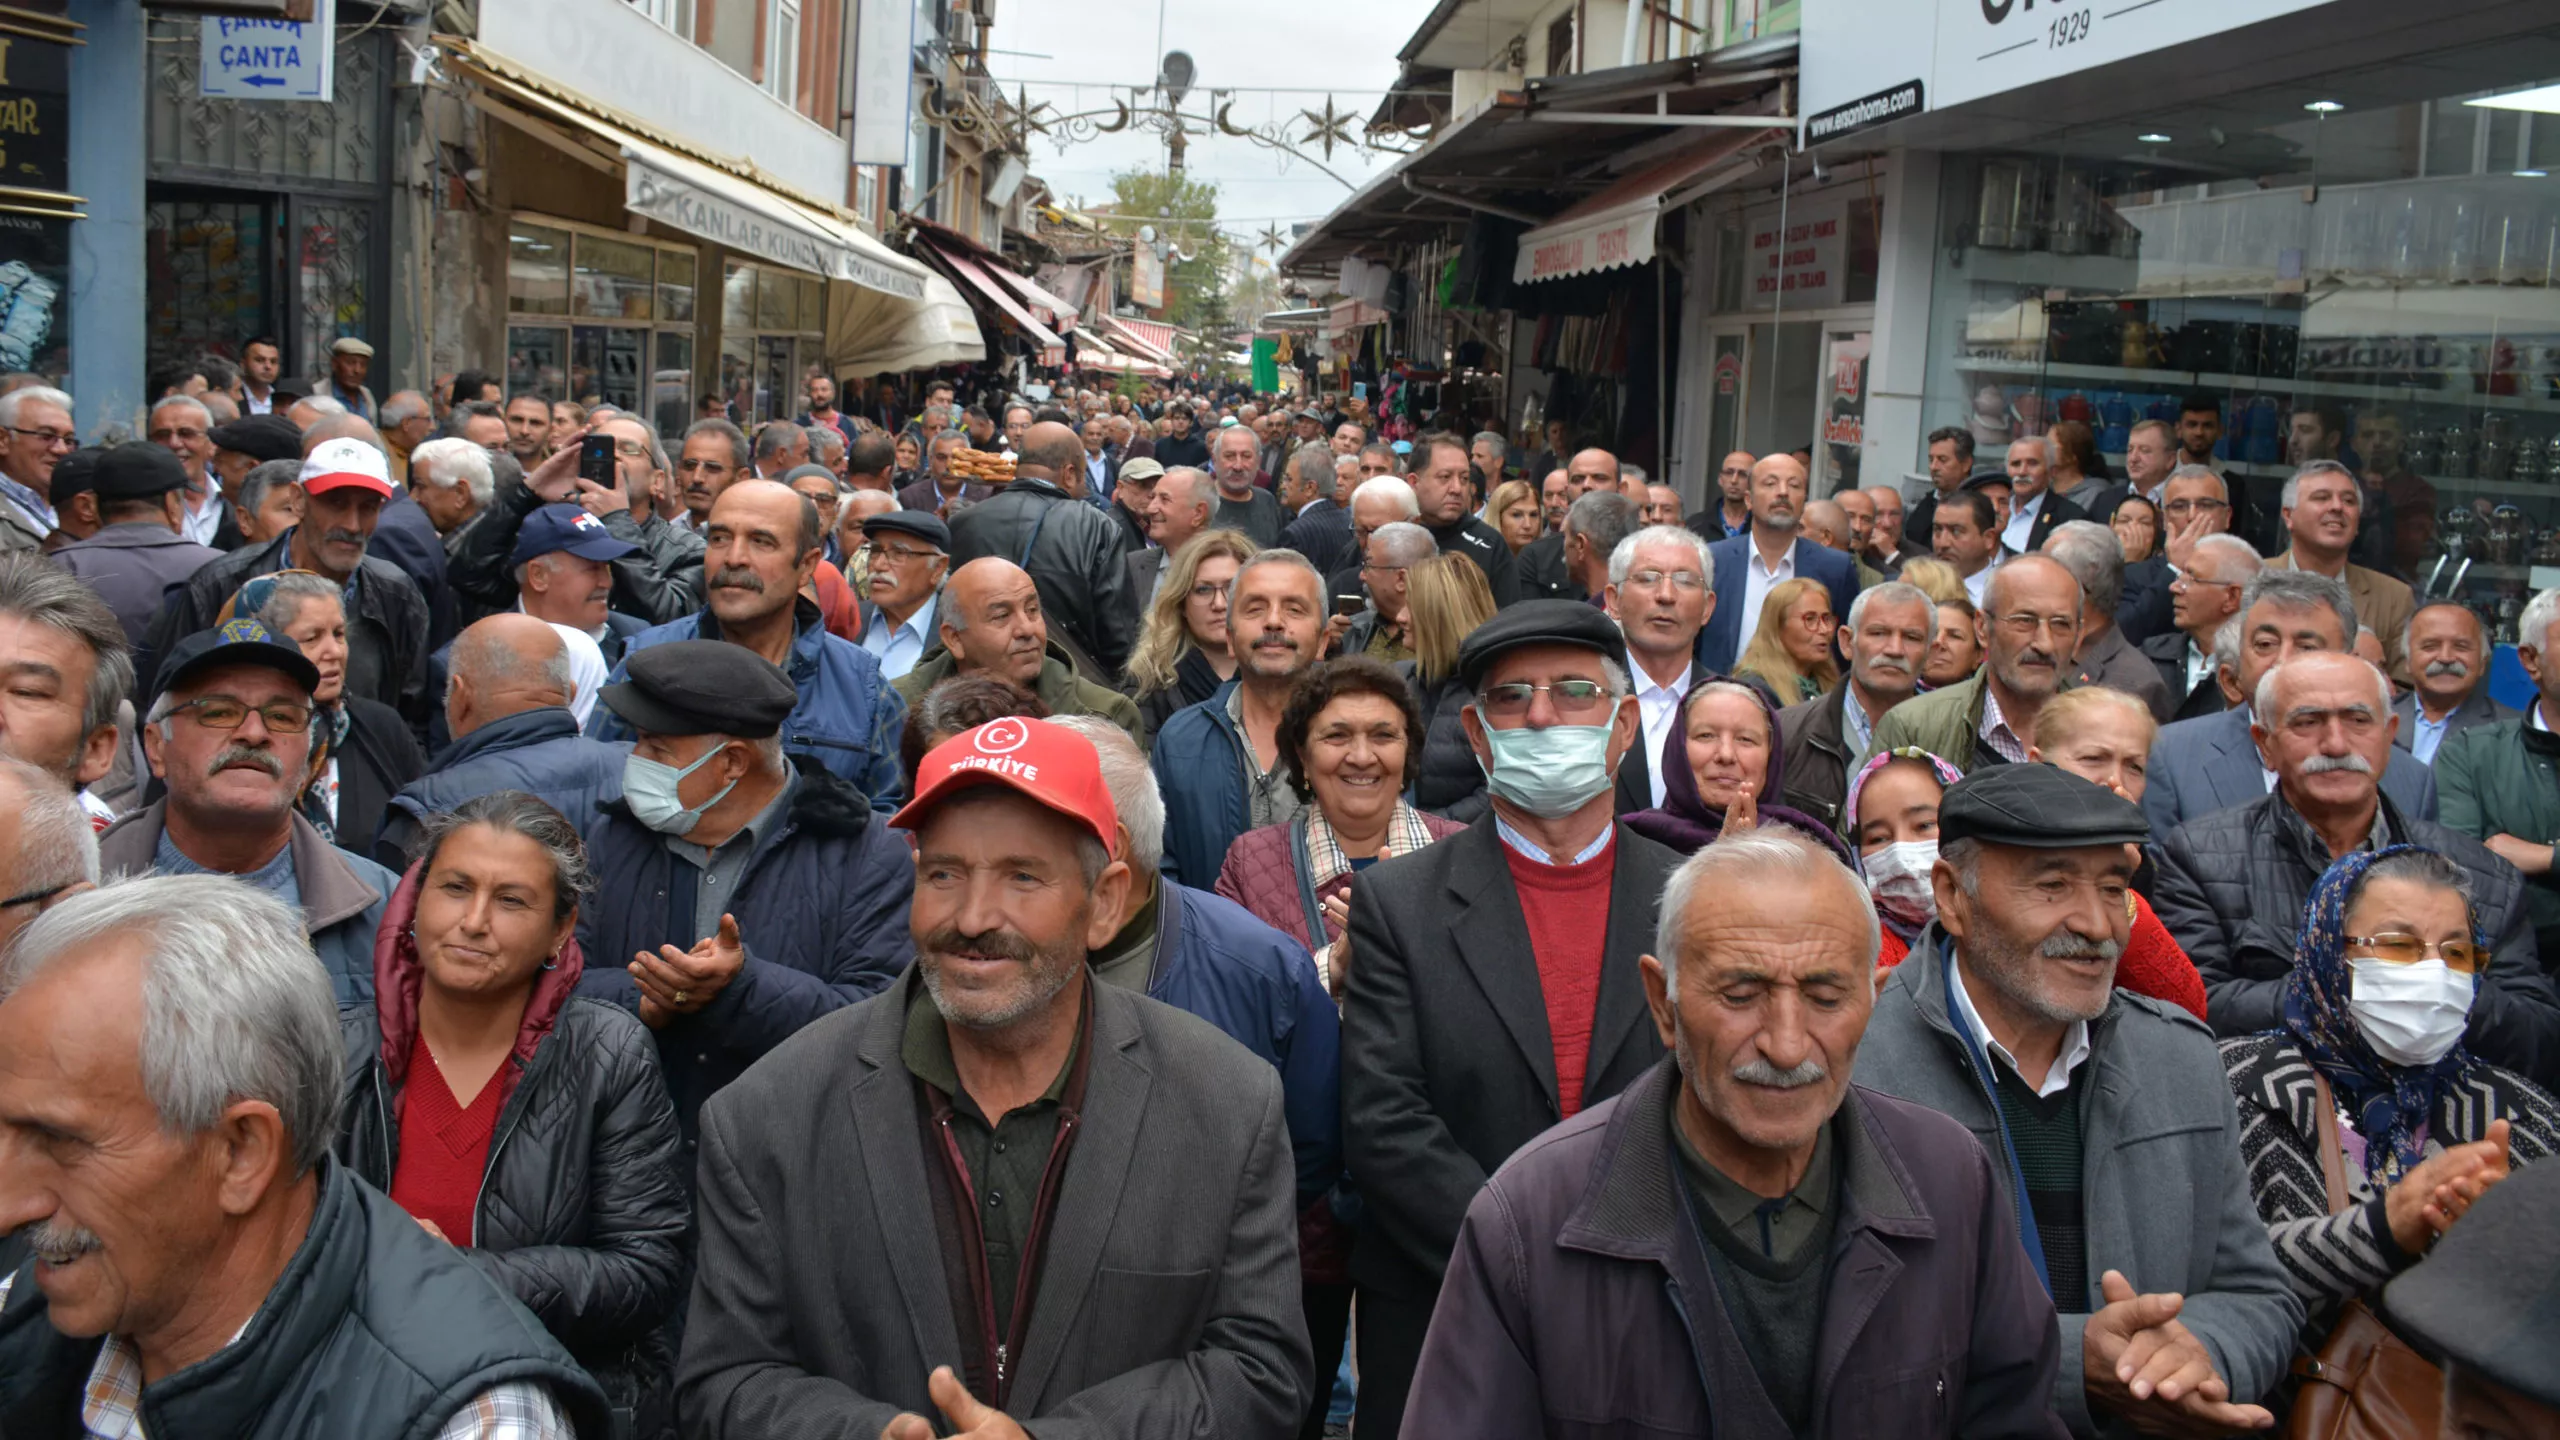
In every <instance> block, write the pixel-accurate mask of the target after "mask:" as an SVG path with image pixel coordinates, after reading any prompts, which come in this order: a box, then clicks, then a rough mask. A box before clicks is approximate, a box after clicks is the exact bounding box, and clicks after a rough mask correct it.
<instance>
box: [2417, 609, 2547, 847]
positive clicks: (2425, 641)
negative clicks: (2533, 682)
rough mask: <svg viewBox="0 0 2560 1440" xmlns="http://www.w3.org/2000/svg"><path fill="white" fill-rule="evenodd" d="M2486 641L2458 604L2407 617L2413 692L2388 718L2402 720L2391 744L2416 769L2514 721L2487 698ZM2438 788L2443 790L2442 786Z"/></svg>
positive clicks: (2511, 714) (2476, 618)
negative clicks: (2457, 740)
mask: <svg viewBox="0 0 2560 1440" xmlns="http://www.w3.org/2000/svg"><path fill="white" fill-rule="evenodd" d="M2518 633H2519V634H2521V633H2522V632H2521V631H2519V632H2518ZM2488 640H2489V637H2488V635H2487V633H2486V632H2485V631H2483V630H2482V628H2481V625H2480V617H2479V616H2478V615H2477V614H2475V613H2473V611H2472V609H2471V607H2470V606H2468V605H2465V604H2463V603H2461V602H2460V601H2458V600H2430V601H2428V602H2427V603H2426V604H2424V605H2421V606H2419V607H2418V611H2417V613H2416V614H2414V615H2411V616H2410V617H2409V631H2408V638H2407V639H2406V640H2405V641H2404V642H2403V643H2402V645H2401V647H2400V648H2401V650H2402V651H2403V652H2404V653H2406V654H2407V655H2408V657H2409V678H2410V679H2411V680H2412V681H2414V682H2416V688H2414V689H2412V690H2411V691H2409V693H2408V694H2406V695H2403V696H2401V697H2400V698H2399V699H2397V700H2394V701H2392V702H2391V713H2392V714H2394V715H2397V716H2399V717H2400V734H2399V735H2398V736H2397V737H2396V738H2395V739H2394V740H2393V741H2392V743H2393V744H2395V745H2397V746H2399V747H2400V748H2401V749H2403V750H2406V751H2408V752H2409V753H2410V754H2411V755H2414V756H2416V757H2417V759H2418V763H2420V764H2422V765H2433V764H2434V763H2436V753H2437V750H2438V748H2439V747H2440V746H2442V745H2443V744H2444V742H2446V741H2447V740H2450V739H2452V738H2453V737H2454V736H2456V735H2459V734H2461V733H2462V732H2463V731H2465V730H2468V729H2470V728H2471V727H2472V726H2474V725H2486V724H2489V723H2490V722H2492V721H2496V720H2513V719H2515V718H2516V712H2515V711H2513V710H2510V709H2508V708H2507V707H2506V706H2504V705H2501V704H2499V703H2498V702H2497V701H2495V700H2492V699H2490V698H2489V687H2488V679H2489V644H2488ZM2527 643H2528V644H2530V643H2531V641H2530V640H2528V641H2527ZM2536 648H2537V649H2538V648H2540V647H2538V646H2537V647H2536ZM2436 784H2437V786H2438V787H2439V788H2441V787H2442V786H2443V784H2444V781H2443V780H2442V779H2441V778H2439V779H2438V780H2437V782H2436ZM2448 798H2449V797H2448ZM2456 828H2464V827H2456Z"/></svg>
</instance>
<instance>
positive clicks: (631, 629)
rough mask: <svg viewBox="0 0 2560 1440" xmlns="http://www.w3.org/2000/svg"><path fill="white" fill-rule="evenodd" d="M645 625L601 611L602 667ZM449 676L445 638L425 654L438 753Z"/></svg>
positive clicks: (615, 660)
mask: <svg viewBox="0 0 2560 1440" xmlns="http://www.w3.org/2000/svg"><path fill="white" fill-rule="evenodd" d="M491 613H493V614H494V613H497V612H494V611H493V612H491ZM648 628H649V622H648V621H646V620H643V619H641V618H640V617H639V616H637V615H625V614H623V613H622V612H621V611H619V610H607V611H606V612H604V638H603V639H602V640H599V641H597V642H596V648H597V649H598V650H600V651H602V652H604V665H605V668H606V669H607V670H611V669H612V668H613V667H614V666H616V665H619V664H621V663H622V652H623V650H624V648H625V647H627V646H629V645H630V643H631V637H632V636H634V635H637V634H639V633H640V632H641V631H643V630H646V629H648ZM452 679H453V642H452V641H451V640H447V641H445V642H444V643H443V644H442V645H440V646H438V647H437V648H436V650H435V653H433V654H431V655H429V656H428V657H427V698H428V699H430V700H432V701H434V702H435V707H436V713H435V715H434V716H433V717H432V718H431V719H430V720H429V721H428V722H427V749H428V750H430V751H432V752H434V753H436V754H439V755H440V754H442V753H444V748H445V747H446V746H448V745H450V744H452V743H453V732H452V731H451V730H449V729H447V728H445V721H444V691H445V686H446V684H447V683H448V682H450V681H451V680H452ZM571 818H573V819H576V818H580V817H575V816H573V817H571Z"/></svg>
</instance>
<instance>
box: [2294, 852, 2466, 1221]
mask: <svg viewBox="0 0 2560 1440" xmlns="http://www.w3.org/2000/svg"><path fill="white" fill-rule="evenodd" d="M2434 853H2435V852H2434V851H2431V850H2426V849H2423V848H2422V847H2420V846H2416V845H2394V846H2391V847H2390V848H2389V849H2385V850H2360V851H2357V852H2356V853H2354V854H2352V855H2347V856H2343V857H2341V858H2340V859H2339V860H2338V861H2337V862H2336V863H2335V864H2332V865H2331V866H2330V867H2329V869H2328V871H2327V873H2325V874H2323V875H2322V876H2321V877H2320V883H2319V884H2318V885H2317V886H2315V887H2314V888H2313V889H2312V892H2311V900H2310V903H2309V904H2308V905H2306V906H2305V907H2304V909H2303V914H2302V933H2301V934H2300V936H2298V937H2297V938H2296V939H2295V941H2294V947H2293V969H2292V970H2291V971H2289V972H2288V973H2287V974H2286V975H2285V980H2284V995H2283V999H2282V1002H2281V1003H2282V1006H2283V1011H2284V1022H2283V1026H2282V1029H2283V1033H2284V1034H2286V1035H2288V1036H2290V1037H2292V1039H2293V1042H2294V1044H2296V1045H2298V1046H2300V1047H2301V1049H2302V1053H2303V1054H2304V1055H2305V1056H2307V1057H2309V1059H2310V1061H2311V1063H2312V1064H2313V1065H2315V1066H2317V1067H2318V1068H2319V1071H2320V1073H2321V1074H2322V1075H2323V1076H2325V1077H2326V1078H2327V1079H2328V1081H2329V1089H2330V1090H2331V1092H2332V1093H2334V1094H2335V1095H2336V1096H2337V1098H2338V1100H2339V1102H2340V1103H2341V1104H2343V1105H2345V1106H2346V1108H2347V1113H2348V1114H2350V1115H2352V1116H2354V1117H2355V1126H2356V1133H2357V1134H2359V1135H2362V1136H2363V1137H2364V1142H2365V1147H2364V1170H2365V1175H2366V1176H2367V1177H2368V1178H2370V1179H2371V1180H2373V1181H2374V1183H2375V1184H2377V1185H2387V1184H2389V1183H2390V1182H2391V1181H2393V1180H2396V1179H2398V1178H2400V1175H2401V1173H2402V1172H2404V1171H2406V1170H2407V1169H2409V1167H2411V1166H2413V1165H2415V1164H2417V1163H2418V1160H2419V1158H2420V1152H2419V1144H2420V1140H2419V1135H2420V1132H2421V1131H2423V1130H2424V1129H2425V1128H2426V1126H2427V1122H2428V1120H2429V1118H2430V1117H2431V1116H2433V1115H2434V1114H2435V1110H2436V1100H2437V1097H2439V1096H2441V1095H2442V1094H2444V1092H2445V1091H2446V1090H2448V1089H2450V1088H2452V1087H2453V1086H2455V1085H2458V1084H2460V1083H2462V1080H2463V1077H2464V1074H2465V1072H2466V1071H2468V1070H2470V1068H2471V1065H2472V1059H2471V1051H2470V1048H2469V1047H2468V1046H2465V1045H2460V1044H2457V1045H2455V1046H2454V1047H2453V1048H2452V1049H2451V1050H2449V1051H2446V1052H2445V1054H2444V1056H2443V1058H2441V1059H2439V1060H2437V1061H2436V1062H2435V1063H2434V1064H2433V1065H2423V1066H2419V1065H2395V1064H2393V1063H2392V1062H2390V1061H2388V1060H2385V1059H2383V1058H2382V1057H2381V1056H2380V1055H2378V1054H2376V1053H2374V1049H2373V1046H2372V1045H2371V1044H2369V1043H2367V1042H2366V1040H2365V1038H2364V1032H2363V1031H2362V1030H2361V1029H2359V1028H2357V1026H2356V1021H2355V1016H2354V1014H2353V1013H2351V1012H2350V1011H2349V1009H2348V1005H2347V1002H2348V999H2349V997H2350V996H2351V995H2352V994H2353V993H2354V987H2355V980H2354V974H2353V972H2352V971H2350V970H2349V969H2348V967H2347V899H2348V897H2349V896H2351V895H2353V894H2354V893H2355V889H2356V886H2357V885H2358V884H2359V883H2361V882H2362V881H2363V879H2364V876H2365V872H2366V871H2368V870H2371V869H2372V868H2373V867H2374V864H2375V862H2377V861H2380V860H2384V859H2387V858H2389V857H2391V856H2394V855H2413V854H2430V855H2431V854H2434ZM2471 941H2472V943H2473V944H2475V945H2478V946H2480V947H2482V948H2483V949H2486V948H2487V947H2488V943H2489V937H2488V936H2487V935H2485V934H2483V933H2482V932H2481V930H2480V917H2479V916H2478V915H2477V914H2476V913H2475V914H2474V915H2473V916H2472V917H2471ZM2474 983H2475V984H2476V983H2477V982H2476V981H2475V982H2474Z"/></svg>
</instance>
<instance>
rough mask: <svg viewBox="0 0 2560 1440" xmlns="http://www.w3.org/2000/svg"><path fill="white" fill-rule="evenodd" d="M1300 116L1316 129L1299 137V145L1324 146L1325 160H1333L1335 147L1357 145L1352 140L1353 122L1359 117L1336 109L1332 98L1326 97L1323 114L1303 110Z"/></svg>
mask: <svg viewBox="0 0 2560 1440" xmlns="http://www.w3.org/2000/svg"><path fill="white" fill-rule="evenodd" d="M1298 114H1299V115H1301V116H1303V117H1304V118H1305V119H1306V122H1307V124H1308V125H1310V126H1312V127H1314V128H1312V129H1310V130H1308V131H1307V133H1306V134H1304V135H1301V136H1299V137H1298V143H1299V144H1301V145H1322V146H1323V147H1324V158H1326V159H1327V160H1330V159H1332V158H1333V147H1334V146H1336V145H1351V144H1354V143H1356V142H1355V141H1353V140H1352V138H1351V122H1352V121H1353V120H1355V119H1357V118H1358V117H1357V116H1355V115H1352V114H1350V113H1348V112H1346V111H1342V110H1337V109H1335V108H1334V105H1333V97H1332V96H1330V95H1327V96H1326V97H1324V113H1323V114H1321V115H1319V114H1317V113H1316V112H1315V111H1313V110H1301V111H1299V112H1298Z"/></svg>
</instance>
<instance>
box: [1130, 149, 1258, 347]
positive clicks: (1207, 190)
mask: <svg viewBox="0 0 2560 1440" xmlns="http://www.w3.org/2000/svg"><path fill="white" fill-rule="evenodd" d="M1111 208H1112V210H1113V212H1114V213H1113V214H1110V215H1107V216H1103V217H1100V218H1101V219H1102V222H1103V224H1104V225H1105V226H1106V227H1108V228H1109V229H1110V230H1111V232H1112V233H1113V234H1115V235H1127V236H1135V235H1136V234H1137V233H1138V228H1139V227H1140V226H1142V225H1153V226H1154V227H1155V230H1156V242H1157V243H1158V244H1163V243H1165V242H1167V241H1170V242H1172V245H1173V248H1174V249H1176V250H1179V251H1181V252H1182V253H1183V254H1185V255H1188V256H1190V257H1191V258H1190V259H1188V260H1174V261H1171V262H1170V263H1168V264H1167V265H1166V266H1165V297H1164V300H1165V318H1166V319H1168V320H1170V321H1172V322H1173V323H1174V324H1176V325H1179V326H1181V327H1182V328H1184V329H1186V330H1191V331H1194V332H1201V333H1206V332H1209V331H1214V330H1219V329H1223V328H1225V327H1226V325H1227V321H1228V316H1227V259H1228V256H1227V249H1228V246H1227V238H1226V236H1225V235H1223V234H1221V233H1220V232H1219V230H1218V186H1217V183H1216V182H1215V181H1210V180H1193V179H1190V178H1189V177H1187V176H1182V175H1167V174H1164V173H1163V172H1161V171H1155V170H1124V171H1122V172H1121V173H1119V174H1117V175H1114V176H1112V177H1111Z"/></svg>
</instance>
